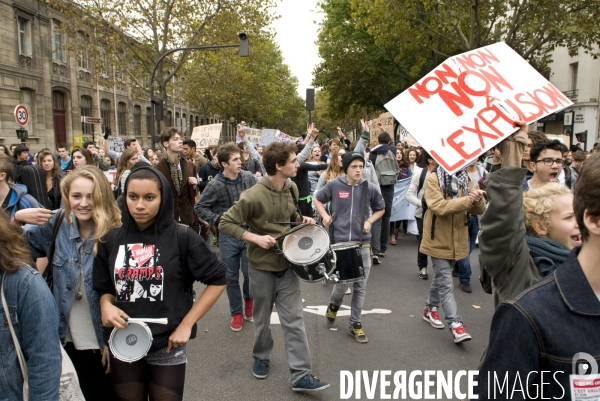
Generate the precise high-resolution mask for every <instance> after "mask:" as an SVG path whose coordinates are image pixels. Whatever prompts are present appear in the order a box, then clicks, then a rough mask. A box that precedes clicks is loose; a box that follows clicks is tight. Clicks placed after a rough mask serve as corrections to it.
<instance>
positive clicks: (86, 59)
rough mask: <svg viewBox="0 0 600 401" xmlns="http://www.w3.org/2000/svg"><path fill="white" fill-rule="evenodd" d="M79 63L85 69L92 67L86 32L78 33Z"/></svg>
mask: <svg viewBox="0 0 600 401" xmlns="http://www.w3.org/2000/svg"><path fill="white" fill-rule="evenodd" d="M78 39H79V40H78V41H79V43H78V47H79V49H78V50H77V65H78V66H79V68H83V69H84V70H89V69H90V55H89V53H88V49H87V39H86V37H85V35H84V34H82V33H80V34H79V35H78Z"/></svg>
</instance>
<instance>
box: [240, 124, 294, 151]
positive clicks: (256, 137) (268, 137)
mask: <svg viewBox="0 0 600 401" xmlns="http://www.w3.org/2000/svg"><path fill="white" fill-rule="evenodd" d="M246 139H248V140H249V141H250V142H251V143H253V144H255V145H260V146H267V145H270V144H271V143H273V142H296V140H297V139H298V137H294V136H289V135H287V134H284V133H283V132H281V131H279V130H275V129H267V128H265V129H256V128H248V127H246ZM241 141H242V138H241V137H240V134H237V136H236V142H241Z"/></svg>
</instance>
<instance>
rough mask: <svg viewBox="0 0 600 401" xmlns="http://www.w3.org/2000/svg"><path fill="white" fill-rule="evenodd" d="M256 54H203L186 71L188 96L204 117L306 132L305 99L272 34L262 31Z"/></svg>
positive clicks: (254, 40)
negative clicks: (217, 116)
mask: <svg viewBox="0 0 600 401" xmlns="http://www.w3.org/2000/svg"><path fill="white" fill-rule="evenodd" d="M250 46H251V51H250V56H249V57H247V58H240V57H238V56H237V55H236V54H231V53H226V52H197V53H195V54H193V55H192V56H191V57H190V60H189V62H188V63H186V65H185V66H184V68H183V70H182V72H183V73H184V74H185V76H186V88H185V92H184V98H185V100H186V101H187V102H189V103H190V104H191V105H193V106H194V107H197V108H198V109H200V110H201V111H202V112H203V113H204V115H219V116H221V117H223V118H224V119H228V118H232V117H233V119H235V120H236V121H238V122H239V121H242V120H243V121H246V122H247V123H252V125H253V126H254V127H259V128H262V127H266V128H273V129H279V130H281V131H282V132H285V133H287V134H290V135H297V134H298V133H300V132H304V130H305V127H303V125H304V124H303V120H304V117H305V115H304V113H305V111H304V101H303V99H301V98H300V96H299V95H298V93H297V87H298V80H297V79H296V78H295V77H294V76H293V75H292V73H291V71H290V70H289V68H288V66H287V65H285V64H284V62H283V57H282V55H281V51H280V49H279V47H278V46H277V45H276V44H275V43H274V41H273V39H272V37H271V35H270V34H269V33H268V32H256V33H255V34H254V35H253V36H252V39H251V45H250Z"/></svg>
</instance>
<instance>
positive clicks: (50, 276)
mask: <svg viewBox="0 0 600 401" xmlns="http://www.w3.org/2000/svg"><path fill="white" fill-rule="evenodd" d="M64 217H65V209H59V210H58V212H57V213H56V219H55V220H54V229H53V230H52V240H50V250H49V251H48V255H46V256H47V258H48V266H47V267H46V270H44V274H43V275H42V277H44V279H45V280H46V283H47V284H48V286H49V287H50V289H52V288H53V286H54V272H53V271H52V270H53V269H52V261H53V260H54V251H55V249H56V237H57V235H58V231H59V230H60V226H61V224H62V221H63V218H64Z"/></svg>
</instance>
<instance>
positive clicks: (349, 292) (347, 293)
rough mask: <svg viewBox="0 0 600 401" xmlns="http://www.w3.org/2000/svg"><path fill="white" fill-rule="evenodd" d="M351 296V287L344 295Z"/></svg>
mask: <svg viewBox="0 0 600 401" xmlns="http://www.w3.org/2000/svg"><path fill="white" fill-rule="evenodd" d="M350 294H352V290H351V289H350V287H348V289H347V290H346V292H345V293H344V295H350Z"/></svg>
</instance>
